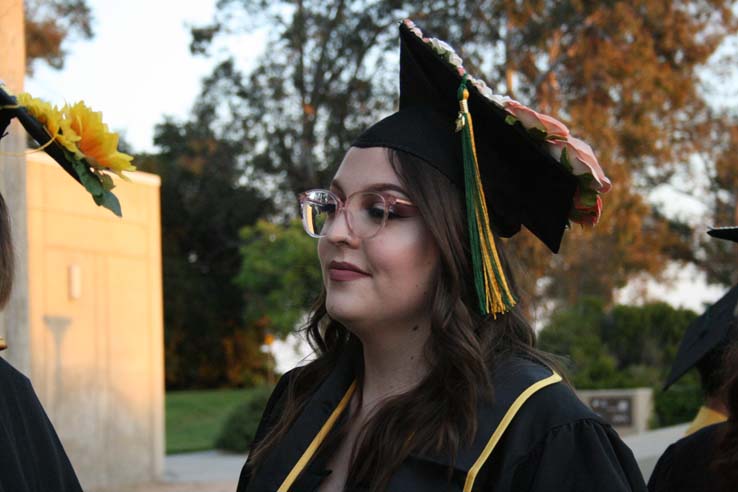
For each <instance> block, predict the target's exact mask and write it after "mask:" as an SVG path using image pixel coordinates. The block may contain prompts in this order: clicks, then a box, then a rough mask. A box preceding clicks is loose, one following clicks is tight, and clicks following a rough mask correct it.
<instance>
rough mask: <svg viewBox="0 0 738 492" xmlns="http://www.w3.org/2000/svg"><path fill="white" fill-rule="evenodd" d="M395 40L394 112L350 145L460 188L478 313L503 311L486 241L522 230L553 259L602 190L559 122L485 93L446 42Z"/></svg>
mask: <svg viewBox="0 0 738 492" xmlns="http://www.w3.org/2000/svg"><path fill="white" fill-rule="evenodd" d="M400 41H401V43H400V110H399V111H398V112H396V113H394V114H393V115H390V116H389V117H387V118H385V119H384V120H382V121H380V122H378V123H377V124H375V125H373V126H372V127H371V128H369V129H368V130H367V131H365V132H364V133H363V134H362V135H361V136H360V137H359V138H358V139H357V140H356V141H355V142H354V145H355V146H358V147H371V146H381V147H390V148H395V149H398V150H402V151H405V152H409V153H411V154H414V155H415V156H416V157H419V158H420V159H422V160H424V161H425V162H427V163H428V164H429V165H431V166H433V167H435V168H436V169H438V170H439V171H440V172H441V173H443V174H445V175H446V176H447V177H448V178H449V179H450V180H451V181H452V182H453V183H455V184H456V185H458V186H459V187H461V188H463V189H464V191H465V198H466V201H467V219H468V222H469V233H470V245H471V250H472V251H471V256H472V263H473V265H474V274H475V284H476V287H477V293H478V295H479V299H480V310H481V312H482V313H484V314H489V313H491V314H493V315H494V314H497V313H503V312H505V311H507V310H509V309H511V308H512V306H514V304H515V302H516V301H515V299H514V298H513V296H512V294H511V292H510V290H509V288H508V286H507V282H506V280H505V275H504V273H503V271H502V267H501V264H500V261H499V258H498V256H497V251H496V246H495V241H494V234H497V235H499V236H502V237H510V236H512V235H514V234H516V233H517V232H518V231H519V230H520V228H521V226H522V225H525V226H526V228H527V229H528V230H530V231H531V232H532V233H533V234H534V235H535V236H537V237H538V238H539V239H540V240H541V241H542V242H543V243H544V244H546V245H547V246H548V247H549V248H550V249H551V251H553V252H554V253H556V252H558V249H559V246H560V243H561V239H562V237H563V233H564V230H565V229H566V228H567V227H569V225H570V224H571V223H578V224H581V225H583V226H591V225H594V224H596V223H597V221H598V220H599V217H600V214H601V212H602V199H601V198H600V194H602V193H605V192H607V191H609V189H610V188H611V183H610V181H609V180H608V178H607V177H606V176H605V174H604V172H603V171H602V168H601V167H600V165H599V163H598V162H597V158H596V157H595V155H594V153H593V151H592V149H591V147H589V145H587V144H586V143H585V142H583V141H581V140H579V139H577V138H574V137H573V136H572V135H571V133H570V131H569V129H568V128H567V127H566V125H564V124H563V123H561V122H560V121H558V120H556V119H555V118H553V117H551V116H548V115H545V114H541V113H538V112H536V111H534V110H533V109H531V108H528V107H527V106H525V105H523V104H521V103H520V102H518V101H515V100H513V99H511V98H509V97H505V96H500V95H496V94H494V93H493V92H492V90H491V89H490V88H489V87H488V86H487V85H486V84H485V83H484V82H483V81H482V80H479V79H477V78H474V77H472V76H471V75H470V74H468V73H467V71H466V69H465V68H464V66H463V61H462V59H461V58H460V57H459V56H458V55H457V54H456V53H455V52H454V50H453V48H452V47H451V46H450V45H448V44H447V43H445V42H443V41H440V40H438V39H435V38H432V37H428V36H425V35H424V34H423V32H422V31H421V30H420V28H418V27H417V26H416V25H415V24H414V23H413V22H412V21H411V20H409V19H408V20H404V21H403V22H402V23H401V24H400ZM454 121H455V122H456V132H454ZM460 135H461V136H460ZM493 231H494V233H493Z"/></svg>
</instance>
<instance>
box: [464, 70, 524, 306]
mask: <svg viewBox="0 0 738 492" xmlns="http://www.w3.org/2000/svg"><path fill="white" fill-rule="evenodd" d="M462 83H463V84H465V81H464V82H462ZM468 98H469V91H468V90H467V89H466V88H464V90H463V92H462V97H461V99H459V108H460V110H461V115H460V116H462V118H460V121H463V125H465V126H466V127H467V131H468V132H469V137H470V138H469V140H470V142H469V143H470V147H471V154H472V159H473V165H474V172H473V176H474V186H475V187H476V190H474V191H475V193H473V194H474V195H475V196H476V197H477V199H476V200H475V204H474V205H475V206H474V216H475V217H474V218H475V222H476V225H477V230H478V232H479V247H480V254H481V259H482V265H481V267H482V270H483V279H484V294H485V295H484V298H485V299H484V305H485V308H486V311H487V312H488V313H491V314H492V315H497V314H501V313H504V312H506V311H508V310H509V309H510V308H512V307H513V306H514V305H515V303H516V301H515V298H514V297H513V295H512V293H511V291H510V287H509V285H508V283H507V279H506V278H505V273H504V271H503V269H502V264H501V263H500V257H499V254H498V253H497V246H496V245H495V238H494V233H493V232H492V227H491V226H490V223H489V212H488V209H487V201H486V198H485V195H484V188H483V186H482V180H481V178H480V173H479V161H478V159H477V147H476V144H475V139H474V126H473V123H472V117H471V113H469V105H468V103H467V99H468ZM471 191H472V190H467V193H470V192H471ZM467 213H469V212H467Z"/></svg>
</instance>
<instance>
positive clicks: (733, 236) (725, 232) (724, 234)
mask: <svg viewBox="0 0 738 492" xmlns="http://www.w3.org/2000/svg"><path fill="white" fill-rule="evenodd" d="M707 233H708V234H709V235H711V236H712V237H715V238H718V239H727V240H728V241H733V242H734V243H738V226H732V227H716V228H714V229H710V230H709V231H707Z"/></svg>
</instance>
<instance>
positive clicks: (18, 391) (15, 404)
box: [0, 358, 82, 492]
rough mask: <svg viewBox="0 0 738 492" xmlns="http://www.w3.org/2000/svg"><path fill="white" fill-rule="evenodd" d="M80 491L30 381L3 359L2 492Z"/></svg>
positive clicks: (0, 404)
mask: <svg viewBox="0 0 738 492" xmlns="http://www.w3.org/2000/svg"><path fill="white" fill-rule="evenodd" d="M81 490H82V487H80V484H79V481H78V480H77V476H76V475H75V473H74V469H73V468H72V464H71V463H70V462H69V458H67V455H66V453H65V452H64V448H63V447H62V444H61V442H60V441H59V437H58V436H57V435H56V432H55V431H54V427H53V426H52V425H51V422H50V421H49V418H48V417H47V416H46V412H44V409H43V407H42V406H41V402H39V400H38V398H37V397H36V393H35V392H34V391H33V387H32V386H31V382H30V381H29V380H28V378H27V377H25V376H24V375H23V374H21V373H20V372H18V371H17V370H16V369H15V368H14V367H13V366H11V365H10V364H9V363H8V362H6V361H5V359H3V358H0V492H52V491H53V492H78V491H81Z"/></svg>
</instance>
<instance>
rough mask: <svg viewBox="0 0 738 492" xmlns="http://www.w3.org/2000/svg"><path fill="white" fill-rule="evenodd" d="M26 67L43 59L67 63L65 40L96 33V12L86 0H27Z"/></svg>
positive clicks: (55, 64) (55, 63) (53, 63)
mask: <svg viewBox="0 0 738 492" xmlns="http://www.w3.org/2000/svg"><path fill="white" fill-rule="evenodd" d="M24 7H25V17H26V19H25V31H26V65H27V68H26V70H27V71H28V73H33V65H34V62H35V61H37V60H43V61H45V62H46V63H48V64H49V65H51V66H52V67H54V68H62V67H63V66H64V58H65V56H66V52H65V51H64V46H63V45H64V43H65V41H67V40H68V39H74V38H75V37H76V36H79V37H81V38H83V39H90V38H92V36H93V30H92V13H91V11H90V7H89V5H88V4H87V1H86V0H24Z"/></svg>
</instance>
